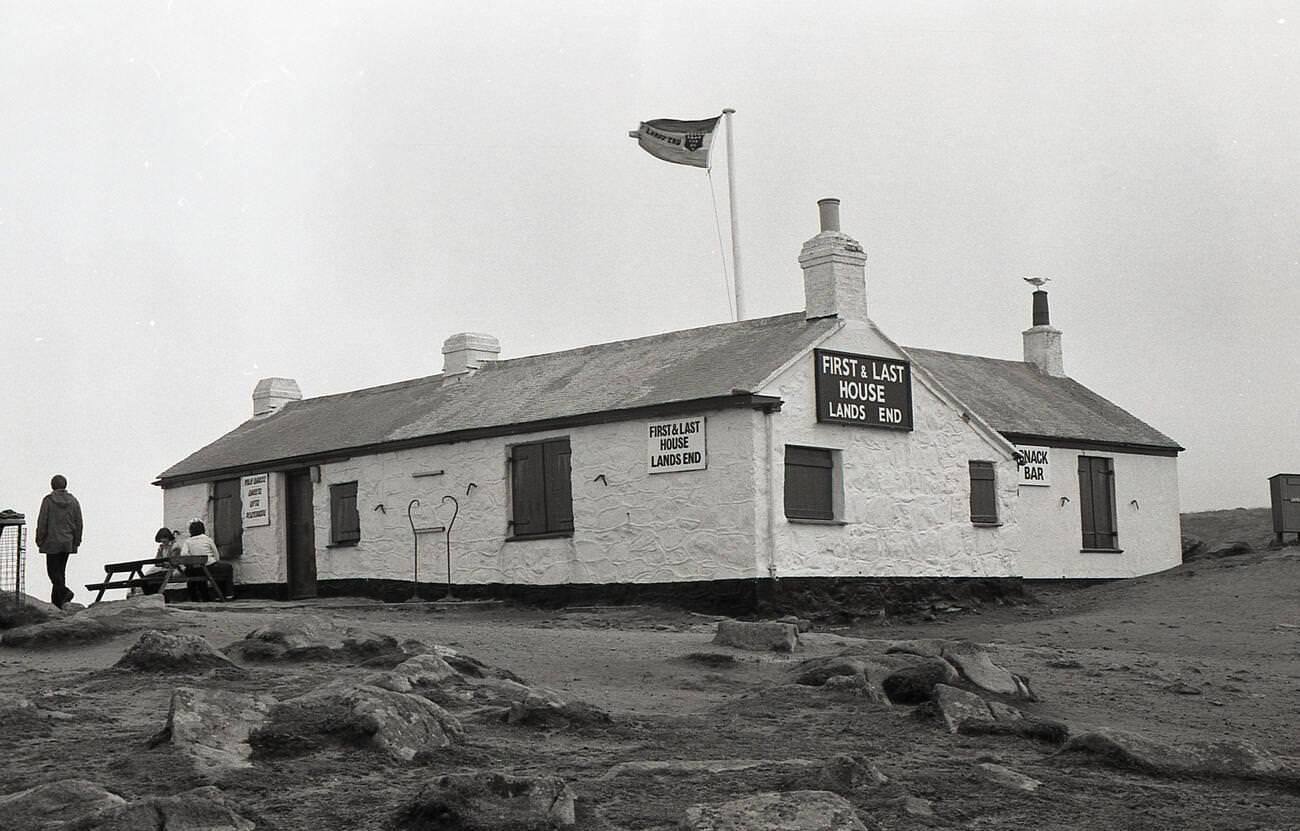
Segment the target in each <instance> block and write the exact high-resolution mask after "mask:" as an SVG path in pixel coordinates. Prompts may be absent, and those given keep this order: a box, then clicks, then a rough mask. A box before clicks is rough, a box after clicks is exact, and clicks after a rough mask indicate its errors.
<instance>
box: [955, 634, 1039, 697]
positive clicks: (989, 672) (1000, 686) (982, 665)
mask: <svg viewBox="0 0 1300 831" xmlns="http://www.w3.org/2000/svg"><path fill="white" fill-rule="evenodd" d="M943 657H944V660H946V661H948V663H950V664H952V665H953V666H955V667H956V668H957V670H958V671H959V672H960V673H961V674H962V677H963V678H965V679H966V680H967V681H969V682H970V683H972V684H974V685H975V686H976V687H979V688H980V689H981V690H987V691H988V692H991V693H997V694H998V695H1005V696H1012V697H1015V698H1023V699H1029V700H1032V699H1033V698H1034V695H1033V693H1032V692H1031V691H1030V689H1029V683H1028V682H1027V681H1025V680H1024V679H1023V678H1021V677H1019V676H1017V675H1015V674H1014V673H1012V672H1010V671H1008V670H1006V669H1003V668H1002V667H1000V666H998V665H997V664H995V663H993V659H992V658H991V657H990V656H989V654H988V652H987V651H985V650H984V649H983V648H982V647H980V646H979V645H978V644H973V643H971V642H969V641H958V642H955V643H950V644H948V645H946V646H945V647H944V650H943Z"/></svg>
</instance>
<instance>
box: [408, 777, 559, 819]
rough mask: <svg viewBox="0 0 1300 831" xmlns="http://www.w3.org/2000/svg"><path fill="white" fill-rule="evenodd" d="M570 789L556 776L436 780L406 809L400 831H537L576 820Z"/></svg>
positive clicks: (446, 778)
mask: <svg viewBox="0 0 1300 831" xmlns="http://www.w3.org/2000/svg"><path fill="white" fill-rule="evenodd" d="M574 808H575V797H574V794H573V791H572V790H571V789H570V788H569V786H568V785H567V784H566V783H565V782H564V780H563V779H560V778H559V777H558V776H516V775H514V774H511V773H503V772H497V771H476V772H473V773H449V774H445V775H443V776H439V777H438V778H436V779H434V780H433V781H432V782H430V783H429V784H428V785H425V786H424V788H423V789H422V790H421V791H420V793H419V794H418V795H417V796H416V797H415V798H414V799H413V800H411V801H410V802H409V803H408V804H407V805H405V806H404V807H403V808H402V810H401V811H400V812H399V813H398V816H397V823H396V824H397V826H398V827H399V828H412V829H427V828H447V829H452V828H454V829H463V831H479V830H480V829H481V831H540V829H547V828H570V827H572V826H573V825H574V823H575V822H576V816H575V813H574Z"/></svg>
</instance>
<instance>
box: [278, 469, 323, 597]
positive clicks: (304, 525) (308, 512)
mask: <svg viewBox="0 0 1300 831" xmlns="http://www.w3.org/2000/svg"><path fill="white" fill-rule="evenodd" d="M284 490H285V495H284V506H285V507H284V512H285V527H286V528H287V530H288V559H287V561H286V565H287V566H288V574H287V579H288V589H289V599H290V600H297V599H299V598H302V597H315V596H316V513H315V511H314V510H313V508H312V488H311V472H310V471H307V470H294V471H290V472H289V473H287V474H285V477H284Z"/></svg>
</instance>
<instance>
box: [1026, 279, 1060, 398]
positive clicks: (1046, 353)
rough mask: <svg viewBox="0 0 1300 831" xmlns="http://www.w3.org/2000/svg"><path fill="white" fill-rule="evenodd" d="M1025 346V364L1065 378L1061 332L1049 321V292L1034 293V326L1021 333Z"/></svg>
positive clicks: (1039, 291)
mask: <svg viewBox="0 0 1300 831" xmlns="http://www.w3.org/2000/svg"><path fill="white" fill-rule="evenodd" d="M1021 337H1022V338H1023V340H1024V346H1025V363H1027V364H1033V365H1034V366H1036V367H1038V369H1039V370H1040V371H1042V372H1044V373H1046V374H1047V375H1051V376H1053V377H1056V378H1063V377H1065V359H1064V356H1063V354H1062V349H1061V330H1060V329H1057V328H1056V327H1055V326H1053V325H1052V324H1051V322H1050V321H1049V317H1048V314H1047V292H1046V291H1044V290H1043V289H1037V290H1035V291H1034V325H1033V326H1031V327H1029V328H1028V329H1026V330H1025V331H1024V332H1022V333H1021Z"/></svg>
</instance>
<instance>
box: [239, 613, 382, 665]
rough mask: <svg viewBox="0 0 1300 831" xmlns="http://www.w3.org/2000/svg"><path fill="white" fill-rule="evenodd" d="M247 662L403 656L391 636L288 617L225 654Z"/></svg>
mask: <svg viewBox="0 0 1300 831" xmlns="http://www.w3.org/2000/svg"><path fill="white" fill-rule="evenodd" d="M223 651H224V652H225V653H226V654H227V655H229V656H230V657H232V658H238V659H240V660H244V661H262V662H268V661H346V662H356V661H363V660H365V659H367V658H372V657H374V656H376V655H382V654H387V653H394V652H400V651H401V650H400V647H399V646H398V643H397V640H396V639H395V638H392V637H389V636H388V635H380V634H376V633H374V632H366V631H364V630H361V629H356V628H354V627H351V626H345V625H343V624H340V623H337V622H335V621H334V620H331V619H329V618H325V617H321V616H319V615H285V616H283V617H280V618H277V619H275V620H273V621H271V622H270V623H268V624H266V625H265V626H259V627H258V628H256V629H254V630H253V631H252V632H249V633H248V634H247V635H245V636H244V639H243V640H240V641H235V642H234V643H232V644H230V645H229V646H227V647H226V648H225V649H224V650H223Z"/></svg>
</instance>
